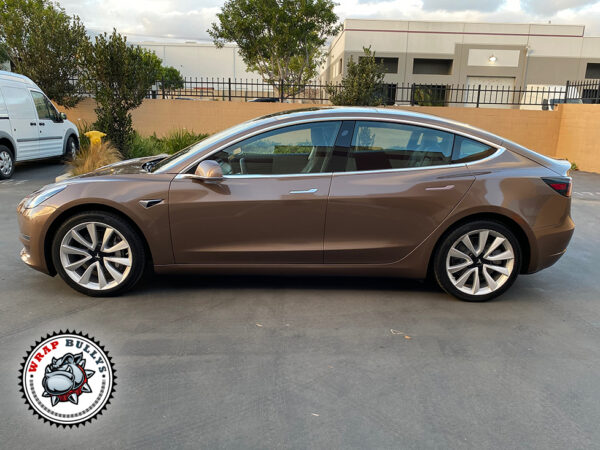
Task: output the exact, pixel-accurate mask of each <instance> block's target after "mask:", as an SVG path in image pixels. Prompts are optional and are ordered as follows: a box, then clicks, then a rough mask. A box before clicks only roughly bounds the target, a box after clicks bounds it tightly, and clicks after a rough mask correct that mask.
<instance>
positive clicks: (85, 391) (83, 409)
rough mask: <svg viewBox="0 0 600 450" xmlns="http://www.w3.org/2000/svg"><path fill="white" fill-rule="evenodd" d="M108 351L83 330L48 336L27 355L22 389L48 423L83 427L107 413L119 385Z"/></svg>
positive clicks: (32, 406)
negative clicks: (116, 381) (116, 382)
mask: <svg viewBox="0 0 600 450" xmlns="http://www.w3.org/2000/svg"><path fill="white" fill-rule="evenodd" d="M115 378H116V377H115V368H114V366H113V364H112V361H111V359H110V357H109V356H108V352H107V351H106V350H105V349H104V347H102V346H101V345H100V343H99V342H98V341H96V340H95V339H94V338H93V337H90V336H88V335H87V334H86V335H84V334H82V333H77V332H69V331H68V330H67V331H66V332H64V333H63V332H59V333H54V334H52V335H48V336H46V338H43V339H42V340H40V341H39V342H36V344H35V345H33V346H32V347H31V349H30V350H29V352H27V355H26V356H25V358H24V359H23V364H22V365H21V374H20V376H19V379H20V383H21V392H23V397H24V399H25V402H26V403H27V404H28V405H29V406H30V409H32V410H33V412H34V414H37V415H38V416H39V417H40V418H41V419H43V420H44V421H45V422H46V421H47V422H50V423H52V424H55V425H57V426H63V427H66V426H79V425H82V424H85V423H87V422H89V421H90V422H91V420H92V419H94V418H95V417H97V416H98V415H100V414H102V412H103V411H104V409H105V408H106V406H107V405H108V403H109V402H110V399H111V398H112V395H113V392H114V386H115V382H114V380H115Z"/></svg>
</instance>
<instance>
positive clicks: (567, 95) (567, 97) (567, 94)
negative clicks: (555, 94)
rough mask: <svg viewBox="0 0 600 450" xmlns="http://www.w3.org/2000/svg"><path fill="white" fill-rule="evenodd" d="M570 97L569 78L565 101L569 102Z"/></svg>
mask: <svg viewBox="0 0 600 450" xmlns="http://www.w3.org/2000/svg"><path fill="white" fill-rule="evenodd" d="M568 99H569V80H567V86H566V89H565V103H567V100H568Z"/></svg>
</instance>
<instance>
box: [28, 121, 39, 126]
mask: <svg viewBox="0 0 600 450" xmlns="http://www.w3.org/2000/svg"><path fill="white" fill-rule="evenodd" d="M29 125H31V126H32V127H35V126H36V125H37V123H36V122H29Z"/></svg>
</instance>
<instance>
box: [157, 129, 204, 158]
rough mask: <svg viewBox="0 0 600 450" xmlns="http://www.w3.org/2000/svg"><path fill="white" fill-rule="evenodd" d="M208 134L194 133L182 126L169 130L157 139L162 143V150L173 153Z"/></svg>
mask: <svg viewBox="0 0 600 450" xmlns="http://www.w3.org/2000/svg"><path fill="white" fill-rule="evenodd" d="M207 136H208V134H205V133H194V132H193V131H188V130H186V129H183V128H179V129H176V130H173V131H171V132H169V134H167V135H166V136H165V137H164V138H162V139H159V140H160V141H161V142H162V143H163V145H164V152H165V153H169V154H173V153H176V152H178V151H179V150H181V149H183V148H186V147H189V146H190V145H192V144H195V143H196V142H198V141H201V140H202V139H204V138H205V137H207Z"/></svg>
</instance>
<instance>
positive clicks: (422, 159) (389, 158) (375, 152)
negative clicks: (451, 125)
mask: <svg viewBox="0 0 600 450" xmlns="http://www.w3.org/2000/svg"><path fill="white" fill-rule="evenodd" d="M453 142H454V135H453V134H452V133H446V132H444V131H440V130H436V129H433V128H426V127H419V126H414V125H406V124H400V123H391V122H376V121H357V122H356V126H355V127H354V135H353V137H352V143H351V146H350V151H349V153H348V162H347V164H346V171H347V172H352V171H365V170H385V169H403V168H410V167H427V166H439V165H445V164H448V163H450V160H451V156H452V145H453Z"/></svg>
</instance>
